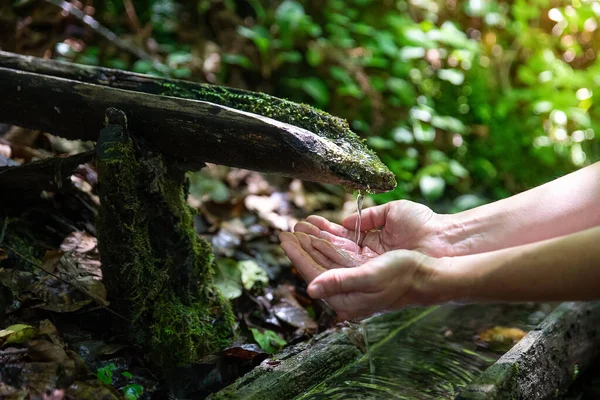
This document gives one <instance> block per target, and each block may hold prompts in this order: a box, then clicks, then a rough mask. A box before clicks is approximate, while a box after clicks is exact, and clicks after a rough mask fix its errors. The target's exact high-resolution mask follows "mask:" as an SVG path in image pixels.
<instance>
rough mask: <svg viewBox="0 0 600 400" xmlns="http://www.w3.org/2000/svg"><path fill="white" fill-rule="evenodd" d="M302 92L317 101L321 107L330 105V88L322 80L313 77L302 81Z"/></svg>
mask: <svg viewBox="0 0 600 400" xmlns="http://www.w3.org/2000/svg"><path fill="white" fill-rule="evenodd" d="M302 90H304V92H306V94H308V95H309V96H310V97H312V98H313V99H315V101H316V102H317V103H318V104H319V105H322V106H324V105H327V104H328V103H329V87H327V84H326V83H325V82H324V81H323V80H322V79H320V78H317V77H316V76H311V77H308V78H306V79H304V80H303V81H302Z"/></svg>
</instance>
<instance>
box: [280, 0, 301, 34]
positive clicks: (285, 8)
mask: <svg viewBox="0 0 600 400" xmlns="http://www.w3.org/2000/svg"><path fill="white" fill-rule="evenodd" d="M304 16H305V13H304V7H302V4H300V3H298V2H297V1H293V0H285V1H284V2H283V3H281V4H280V5H279V7H277V10H276V11H275V20H276V21H277V22H278V23H280V24H282V23H284V24H289V25H290V27H291V28H292V29H295V28H296V27H297V26H298V25H299V24H300V22H301V21H302V19H303V18H304Z"/></svg>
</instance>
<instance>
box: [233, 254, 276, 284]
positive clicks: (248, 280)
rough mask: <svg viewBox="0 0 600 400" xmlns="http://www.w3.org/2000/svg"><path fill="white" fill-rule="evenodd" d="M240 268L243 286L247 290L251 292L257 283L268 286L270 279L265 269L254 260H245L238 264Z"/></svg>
mask: <svg viewBox="0 0 600 400" xmlns="http://www.w3.org/2000/svg"><path fill="white" fill-rule="evenodd" d="M238 268H239V270H240V271H241V274H242V284H243V285H244V287H245V288H246V290H250V289H252V288H253V287H254V285H256V284H257V283H263V284H265V285H266V284H268V283H269V277H268V276H267V273H266V272H265V270H264V269H262V268H261V267H260V265H258V264H257V263H256V261H254V260H244V261H240V262H239V263H238Z"/></svg>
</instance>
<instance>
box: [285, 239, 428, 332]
mask: <svg viewBox="0 0 600 400" xmlns="http://www.w3.org/2000/svg"><path fill="white" fill-rule="evenodd" d="M306 236H307V235H305V234H300V235H297V234H293V233H289V232H282V233H281V234H280V239H281V247H282V248H283V250H284V251H285V253H286V254H287V256H288V257H289V258H290V260H291V261H292V263H293V264H294V265H295V266H296V268H297V269H298V271H299V272H300V273H301V274H302V276H303V277H304V279H305V280H306V281H307V282H308V283H309V286H308V294H309V295H310V296H311V297H313V298H318V299H325V300H326V301H327V303H328V304H329V306H330V307H332V308H333V309H334V310H335V311H336V313H337V314H338V316H339V317H340V318H342V319H346V320H351V319H354V318H358V317H365V316H369V315H372V314H374V313H376V312H380V311H388V310H394V309H399V308H402V307H405V306H408V305H426V304H432V303H435V302H436V301H438V300H439V297H438V296H439V293H436V291H435V290H433V286H432V283H433V281H434V280H433V279H432V277H434V276H435V275H436V271H437V264H438V262H439V260H438V259H434V258H431V257H428V256H426V255H423V254H421V253H418V252H416V251H409V250H394V251H389V252H386V253H385V254H383V255H380V256H377V257H374V258H372V259H370V260H368V261H367V262H365V263H364V264H362V265H360V266H357V267H350V268H340V267H338V266H335V265H332V264H331V263H328V264H326V265H321V264H320V263H319V262H317V261H316V260H315V259H313V258H312V257H311V256H310V255H309V254H308V253H307V252H306V251H305V250H304V249H303V247H304V246H302V244H301V243H300V240H306ZM300 238H303V239H300ZM317 240H318V241H319V240H320V241H323V242H325V241H324V240H323V239H317ZM325 243H327V244H326V245H329V246H331V244H330V243H328V242H325Z"/></svg>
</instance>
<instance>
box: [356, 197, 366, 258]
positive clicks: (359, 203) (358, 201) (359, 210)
mask: <svg viewBox="0 0 600 400" xmlns="http://www.w3.org/2000/svg"><path fill="white" fill-rule="evenodd" d="M364 197H365V195H364V193H363V192H362V191H360V190H359V191H358V196H357V197H356V212H357V213H358V218H356V223H355V224H354V242H355V243H356V249H355V250H354V256H355V257H356V256H358V250H359V247H360V246H359V243H360V229H361V228H360V226H361V223H362V205H363V199H364Z"/></svg>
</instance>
